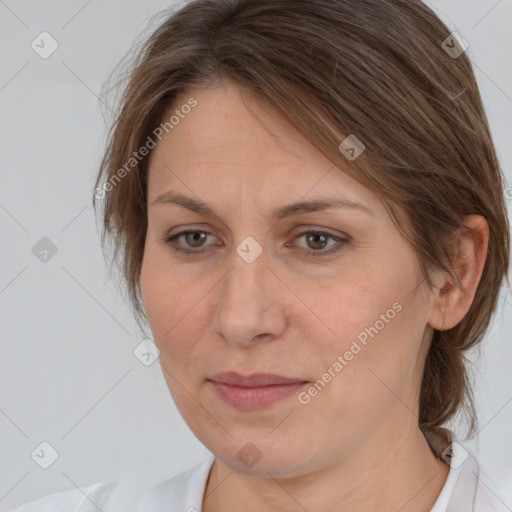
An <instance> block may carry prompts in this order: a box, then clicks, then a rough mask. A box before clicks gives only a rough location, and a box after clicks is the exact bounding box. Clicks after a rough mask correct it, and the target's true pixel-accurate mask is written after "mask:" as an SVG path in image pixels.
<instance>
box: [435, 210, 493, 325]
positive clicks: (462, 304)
mask: <svg viewBox="0 0 512 512" xmlns="http://www.w3.org/2000/svg"><path fill="white" fill-rule="evenodd" d="M464 224H465V225H466V226H467V227H468V228H469V229H465V228H461V230H460V231H459V234H458V237H457V239H456V241H455V246H454V247H453V254H454V261H453V267H454V270H455V273H456V275H457V277H458V279H459V281H460V283H461V284H462V286H463V287H464V288H465V290H466V292H464V291H463V290H461V289H460V288H459V287H458V286H457V285H456V283H455V281H454V280H453V278H452V277H451V276H450V275H449V274H448V273H446V272H439V273H438V274H437V275H436V277H435V278H434V279H433V281H434V286H435V288H434V290H433V292H432V293H433V300H432V307H431V310H430V314H429V317H428V324H429V325H430V326H431V327H433V328H434V329H437V330H447V329H451V328H452V327H455V326H456V325H457V324H458V323H459V322H460V321H461V320H462V319H463V318H464V316H465V315H466V313H467V312H468V310H469V308H470V307H471V304H472V303H473V299H474V297H475V293H476V290H477V287H478V283H479V282H480V278H481V277H482V272H483V269H484V265H485V259H486V256H487V246H488V243H489V225H488V223H487V221H486V220H485V217H483V216H481V215H468V216H466V217H464Z"/></svg>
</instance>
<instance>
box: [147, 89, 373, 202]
mask: <svg viewBox="0 0 512 512" xmlns="http://www.w3.org/2000/svg"><path fill="white" fill-rule="evenodd" d="M191 99H192V100H193V101H195V103H196V104H195V106H194V107H193V108H192V109H189V108H184V107H183V106H184V105H187V104H190V103H191V101H190V100H191ZM185 112H187V113H185ZM173 115H174V116H175V121H176V120H178V119H179V121H178V122H177V124H174V125H173V127H172V129H170V130H169V131H168V133H167V132H164V133H163V136H162V140H161V141H160V142H158V143H157V145H156V147H155V149H154V150H153V154H152V156H151V161H150V166H149V184H148V196H149V197H148V199H149V202H151V200H154V199H155V198H156V196H157V195H159V194H160V193H161V192H163V191H165V190H166V188H172V189H174V190H179V191H180V192H183V193H187V194H188V195H190V194H191V193H192V194H196V195H197V196H199V197H210V196H212V194H215V195H219V196H220V197H225V198H226V200H228V198H229V199H232V197H233V196H238V197H240V196H241V195H242V194H244V197H249V196H250V197H251V198H252V199H256V200H259V201H260V202H261V204H266V205H268V204H269V203H276V202H280V198H282V196H283V195H286V196H287V197H288V198H290V199H293V200H298V199H299V198H301V197H305V196H308V195H311V196H313V195H315V194H316V195H318V194H321V195H325V194H326V193H329V195H330V196H333V195H336V196H341V197H345V198H349V199H351V200H354V201H355V200H359V201H360V202H366V203H372V204H375V202H376V201H377V202H378V198H376V197H375V196H374V194H373V193H372V192H371V191H370V190H368V189H367V188H366V187H364V186H363V185H361V184H360V183H359V182H357V181H356V180H355V179H353V178H351V177H349V176H348V175H347V174H345V173H344V172H343V169H340V168H339V167H336V166H335V165H334V164H333V163H332V161H330V160H329V159H328V158H327V157H325V156H324V155H323V154H322V153H321V152H320V151H318V150H317V149H316V148H315V147H314V146H313V145H312V144H311V143H310V142H309V141H308V140H307V139H305V138H304V136H303V135H302V134H301V133H300V132H299V131H298V130H297V129H296V128H295V127H294V126H293V125H292V124H291V123H290V122H289V121H288V120H287V119H286V118H285V117H284V116H283V115H282V114H281V113H279V112H278V111H277V110H275V109H274V108H273V107H272V106H271V105H269V104H268V103H267V102H265V101H264V100H262V99H261V98H258V97H257V96H255V95H253V94H250V92H248V91H246V90H244V89H241V88H239V87H237V86H235V85H232V84H230V83H227V82H223V83H221V84H220V85H218V86H216V87H214V88H208V89H203V88H191V89H189V90H187V91H186V92H185V93H183V94H182V95H180V96H179V97H177V98H176V100H175V101H174V102H173V105H172V107H171V108H169V109H168V111H167V112H166V113H165V115H164V116H163V122H165V121H167V120H168V119H170V117H171V116H173ZM347 164H348V163H347ZM229 196H231V197H229Z"/></svg>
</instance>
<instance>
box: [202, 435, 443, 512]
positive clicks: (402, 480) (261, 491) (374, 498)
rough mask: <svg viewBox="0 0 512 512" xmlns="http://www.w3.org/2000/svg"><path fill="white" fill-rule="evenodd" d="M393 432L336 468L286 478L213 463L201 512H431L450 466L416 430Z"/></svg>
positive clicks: (219, 462)
mask: <svg viewBox="0 0 512 512" xmlns="http://www.w3.org/2000/svg"><path fill="white" fill-rule="evenodd" d="M409 428H410V426H409ZM391 432H395V433H396V434H395V435H394V436H387V438H386V439H383V438H382V436H379V437H378V438H376V439H370V440H368V441H365V443H364V445H362V446H361V447H360V449H358V450H355V455H354V456H349V457H347V458H345V459H343V460H342V461H338V463H337V464H336V465H333V466H330V467H326V468H322V469H321V470H319V471H314V472H310V473H307V474H302V475H299V476H294V477H290V478H273V477H271V476H269V477H268V478H266V477H255V476H250V475H246V474H239V473H235V472H233V471H232V470H231V469H230V468H229V467H227V466H226V465H225V464H224V463H223V462H222V461H220V460H218V459H216V460H215V463H214V465H213V467H212V470H211V472H210V476H209V478H208V482H207V485H206V489H205V494H204V496H205V498H204V501H203V511H204V512H221V511H222V512H235V511H238V510H246V511H247V512H263V511H265V512H266V511H268V510H280V511H283V512H292V511H296V510H300V509H304V510H324V511H326V512H349V511H350V512H357V511H367V510H380V511H387V510H389V511H396V510H400V512H412V511H414V512H429V511H430V510H431V508H432V507H433V505H434V503H435V501H436V499H437V497H438V496H439V493H440V492H441V489H442V487H443V485H444V483H445V481H446V478H447V476H448V472H449V466H448V464H447V463H445V462H444V461H442V460H440V459H437V458H436V457H435V455H434V454H433V453H432V451H431V450H430V448H429V446H428V443H427V441H426V440H425V438H424V437H423V435H422V434H421V432H420V431H419V429H414V430H409V431H408V434H407V435H406V436H404V435H403V433H404V430H401V429H399V428H395V429H393V430H391Z"/></svg>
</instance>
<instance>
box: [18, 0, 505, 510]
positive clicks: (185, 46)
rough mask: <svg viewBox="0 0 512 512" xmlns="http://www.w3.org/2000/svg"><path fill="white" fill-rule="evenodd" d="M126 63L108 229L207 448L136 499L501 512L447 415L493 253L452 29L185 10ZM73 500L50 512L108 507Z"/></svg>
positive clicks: (483, 179)
mask: <svg viewBox="0 0 512 512" xmlns="http://www.w3.org/2000/svg"><path fill="white" fill-rule="evenodd" d="M128 79H129V80H128V83H127V86H126V89H125V91H124V95H123V97H122V99H121V105H120V106H119V110H118V112H119V114H118V117H117V119H116V121H115V123H114V126H113V129H112V132H111V137H110V140H109V143H108V147H107V150H106V153H105V156H104V159H103V162H102V165H101V169H100V172H99V175H98V178H97V183H96V187H95V204H96V206H98V203H99V202H100V203H101V207H102V208H103V210H102V215H103V219H102V220H103V226H104V232H103V241H104V242H105V245H107V242H111V243H112V248H113V249H114V252H113V253H112V255H113V260H114V262H117V263H118V264H119V265H120V267H121V269H122V271H123V274H122V275H123V276H124V278H125V279H126V284H127V286H128V290H129V292H130V297H131V299H132V304H133V308H134V313H135V315H136V318H137V319H138V321H139V323H140V324H141V325H143V324H144V323H145V321H146V320H147V323H148V324H149V326H150V328H151V331H152V334H153V338H154V341H155V344H156V346H157V347H158V349H159V352H160V363H161V367H162V371H163V372H164V376H165V379H166V382H167V384H168V387H169V390H170V392H171V394H172V397H173V399H174V400H175V403H176V405H177V407H178V409H179V411H180V413H181V414H182V416H183V418H184V419H185V421H186V422H187V424H188V425H189V427H190V429H191V430H192V431H193V433H194V434H195V435H196V436H197V438H198V439H199V440H200V441H201V442H202V443H203V444H204V445H205V446H206V447H207V448H208V449H209V450H210V451H211V452H212V454H213V455H212V457H210V458H209V459H208V460H206V461H205V462H204V463H202V464H201V465H199V466H197V467H196V468H193V469H192V470H190V471H189V472H187V473H184V474H182V475H179V476H177V477H175V478H172V479H170V480H169V481H166V482H164V483H162V484H160V485H159V486H157V487H156V488H154V489H151V490H149V491H147V492H146V493H145V494H144V495H143V496H140V498H139V499H138V500H137V501H136V502H135V503H132V504H131V509H132V510H138V511H148V512H149V511H157V510H164V509H165V510H170V511H178V510H179V511H186V510H187V511H196V510H197V511H199V510H202V511H203V512H218V511H222V512H231V511H234V510H245V511H251V512H252V511H262V510H265V511H266V510H280V511H295V510H308V511H316V510H329V511H337V512H338V511H340V512H341V511H363V510H364V511H367V510H379V511H388V510H389V511H391V510H393V511H396V510H400V511H402V512H406V511H416V512H418V511H431V512H441V511H455V510H457V511H459V510H460V511H465V512H466V511H475V512H477V511H478V512H479V511H482V512H483V511H485V512H487V511H489V510H499V511H501V510H510V508H508V507H507V505H506V504H505V503H504V502H503V501H502V499H501V498H500V497H499V496H498V493H497V491H496V489H495V488H494V487H493V486H492V484H491V483H490V482H489V481H488V479H487V480H486V479H485V477H484V475H482V473H481V471H479V469H478V464H477V462H476V460H475V458H474V457H473V456H472V455H471V454H470V453H468V452H467V451H466V450H465V449H464V448H463V446H462V444H461V443H460V442H459V441H460V440H461V439H460V438H459V437H458V436H457V435H456V434H455V433H453V432H451V431H450V430H448V429H446V428H443V425H445V426H446V424H447V422H448V421H449V420H451V419H453V418H454V416H455V415H456V413H458V412H460V411H464V410H465V411H467V413H468V414H469V417H470V418H471V421H470V425H469V427H470V428H469V433H470V434H472V433H474V432H475V429H476V418H475V413H474V408H473V406H472V402H471V389H470V385H469V382H468V377H467V373H466V368H465V352H466V351H467V349H469V348H470V347H473V346H475V345H476V344H478V343H479V342H480V341H481V340H482V338H483V336H484V334H485V332H486V329H487V327H488V325H489V322H490V320H491V317H492V314H493V312H494V310H495V308H496V304H497V298H498V294H499V288H500V284H501V282H502V280H503V278H504V277H505V276H506V275H507V269H508V263H509V225H508V219H507V215H506V209H505V205H504V199H503V192H502V175H501V171H500V167H499V163H498V161H497V158H496V154H495V150H494V147H493V142H492V140H491V137H490V134H489V128H488V124H487V120H486V117H485V114H484V110H483V107H482V102H481V99H480V95H479V91H478V87H477V84H476V81H475V78H474V75H473V72H472V69H471V65H470V62H469V60H468V58H467V56H466V55H465V53H464V42H463V41H462V40H461V39H460V38H458V37H457V35H454V34H450V33H449V30H448V29H447V27H446V26H445V25H444V24H443V23H442V22H441V21H440V20H439V19H438V18H437V16H436V15H435V14H434V13H433V12H432V11H431V10H430V9H429V8H428V7H426V6H425V5H424V4H422V3H421V2H419V1H408V2H404V1H402V0H384V1H382V0H379V1H377V0H363V1H346V2H345V1H338V0H319V1H314V2H311V1H310V0H308V1H306V0H296V1H294V2H293V3H292V2H289V1H284V0H257V1H256V0H221V1H218V0H217V1H212V0H197V1H194V2H191V3H189V4H187V5H185V6H184V7H183V8H181V9H180V10H179V11H177V12H176V13H174V14H172V15H171V16H170V17H169V18H168V19H166V21H165V22H164V23H163V24H162V25H161V26H160V27H159V28H158V29H157V30H156V31H155V32H154V33H153V34H152V36H151V37H150V38H149V39H148V41H147V42H146V43H145V45H144V46H143V47H142V48H141V50H140V52H139V53H138V56H137V59H136V61H135V63H134V65H133V68H132V69H131V71H130V73H129V75H128ZM83 491H84V492H85V494H88V498H84V495H83V494H80V496H77V495H73V496H72V495H71V494H69V496H68V497H64V495H63V493H58V494H57V495H53V496H51V497H47V499H48V500H49V501H48V503H49V505H48V506H49V507H50V508H48V510H50V509H51V507H52V506H55V504H56V503H58V500H64V499H69V502H66V503H67V507H68V508H67V510H78V508H79V507H82V508H80V510H81V511H83V510H84V509H87V507H90V508H91V510H92V509H93V505H94V509H96V507H100V508H101V509H102V510H104V511H105V510H114V509H116V507H119V509H121V507H120V497H118V496H115V494H116V493H115V489H113V488H112V487H109V486H107V485H106V484H97V485H94V486H90V487H89V488H86V489H84V490H83ZM62 502H63V503H64V501H62ZM41 505H42V502H41V503H39V505H38V504H37V502H33V504H32V505H27V507H28V508H27V509H20V510H43V509H44V508H41ZM82 505H83V506H82ZM31 506H32V508H30V507H31ZM122 509H123V510H128V509H129V508H128V507H127V506H126V504H123V508H122Z"/></svg>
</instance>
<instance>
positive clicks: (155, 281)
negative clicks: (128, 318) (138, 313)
mask: <svg viewBox="0 0 512 512" xmlns="http://www.w3.org/2000/svg"><path fill="white" fill-rule="evenodd" d="M155 252H156V251H152V250H151V249H147V250H146V252H145V255H144V260H143V264H142V268H141V293H142V297H143V300H144V307H145V310H146V313H147V317H148V321H149V325H150V327H151V331H152V333H153V337H154V341H155V343H156V345H157V346H158V348H159V349H160V352H161V359H162V360H163V361H165V362H171V361H172V364H173V366H174V367H176V366H177V364H178V363H179V362H180V361H181V360H182V359H183V356H184V354H186V353H187V352H188V351H190V350H191V348H192V347H193V346H194V340H195V339H196V336H199V333H200V332H201V325H200V322H198V321H197V320H198V318H199V317H201V316H202V315H201V307H202V304H201V298H202V297H203V296H204V290H205V289H207V288H206V287H205V286H203V285H202V284H201V283H197V282H196V281H194V280H190V279H187V278H186V276H184V275H183V273H181V274H178V273H177V272H175V271H172V269H171V268H170V267H169V265H166V264H163V263H161V261H159V259H158V255H157V254H155Z"/></svg>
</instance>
